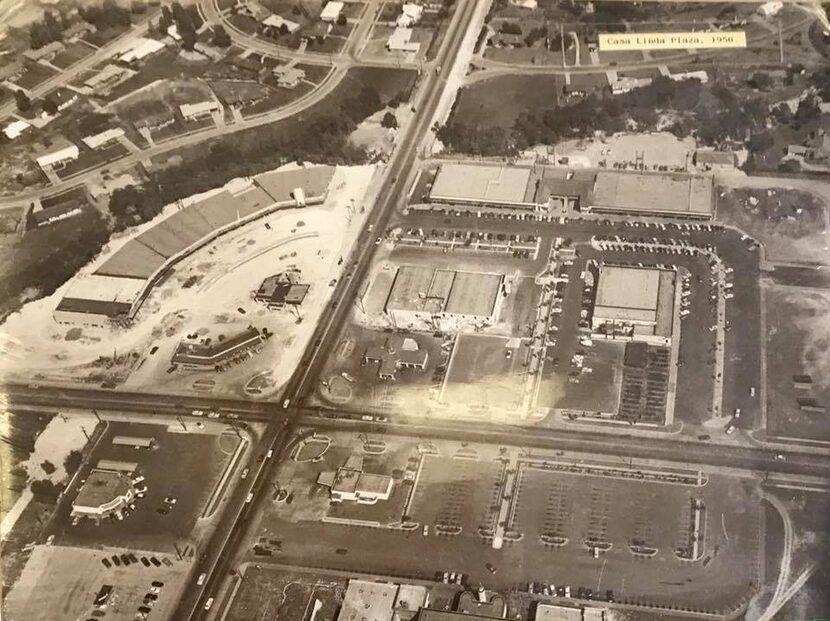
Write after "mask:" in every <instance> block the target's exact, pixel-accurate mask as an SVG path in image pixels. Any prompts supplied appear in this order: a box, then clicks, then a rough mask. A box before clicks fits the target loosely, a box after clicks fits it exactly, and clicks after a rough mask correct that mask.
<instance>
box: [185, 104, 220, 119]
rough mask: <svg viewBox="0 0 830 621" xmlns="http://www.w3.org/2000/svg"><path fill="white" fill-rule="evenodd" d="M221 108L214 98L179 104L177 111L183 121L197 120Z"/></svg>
mask: <svg viewBox="0 0 830 621" xmlns="http://www.w3.org/2000/svg"><path fill="white" fill-rule="evenodd" d="M221 109H222V105H221V104H220V103H219V102H218V101H216V100H215V99H208V100H207V101H200V102H199V103H194V104H189V103H187V104H182V105H181V106H179V112H181V113H182V116H183V117H184V120H185V121H198V120H199V119H203V118H205V117H208V116H210V115H211V114H213V113H214V112H219V111H220V110H221Z"/></svg>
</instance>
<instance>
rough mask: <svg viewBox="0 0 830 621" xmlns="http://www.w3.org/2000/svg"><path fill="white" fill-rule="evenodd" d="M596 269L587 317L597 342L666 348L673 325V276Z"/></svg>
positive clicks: (654, 271) (656, 271) (647, 271)
mask: <svg viewBox="0 0 830 621" xmlns="http://www.w3.org/2000/svg"><path fill="white" fill-rule="evenodd" d="M591 269H593V268H591ZM597 269H598V276H597V289H596V298H595V301H594V308H593V314H592V317H591V328H592V330H593V332H594V334H595V335H596V336H597V337H599V338H609V339H624V340H639V341H645V342H647V343H652V344H655V345H667V344H669V343H670V342H671V336H672V324H673V321H674V302H675V282H676V278H675V273H674V272H673V271H670V270H662V269H656V268H641V267H627V266H617V265H607V264H603V265H600V266H599V267H598V268H597Z"/></svg>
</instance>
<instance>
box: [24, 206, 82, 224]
mask: <svg viewBox="0 0 830 621" xmlns="http://www.w3.org/2000/svg"><path fill="white" fill-rule="evenodd" d="M82 212H83V206H82V205H81V203H79V202H78V201H67V202H65V203H61V204H60V205H54V206H52V207H44V208H43V209H40V210H38V211H34V212H32V222H34V225H35V226H36V227H41V226H48V225H50V224H54V223H55V222H60V221H61V220H66V219H67V218H72V217H74V216H79V215H81V213H82Z"/></svg>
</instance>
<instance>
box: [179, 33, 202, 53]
mask: <svg viewBox="0 0 830 621" xmlns="http://www.w3.org/2000/svg"><path fill="white" fill-rule="evenodd" d="M179 36H180V37H181V38H182V49H183V50H187V51H188V52H192V51H193V48H195V47H196V42H197V41H198V40H199V38H198V35H197V34H196V31H195V30H188V29H185V30H182V29H181V28H179Z"/></svg>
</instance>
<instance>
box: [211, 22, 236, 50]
mask: <svg viewBox="0 0 830 621" xmlns="http://www.w3.org/2000/svg"><path fill="white" fill-rule="evenodd" d="M211 42H212V43H213V45H215V46H216V47H229V46H230V44H231V37H230V35H229V34H228V32H227V31H226V30H225V28H224V26H222V25H221V24H217V25H216V26H215V27H214V28H213V39H212V41H211Z"/></svg>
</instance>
